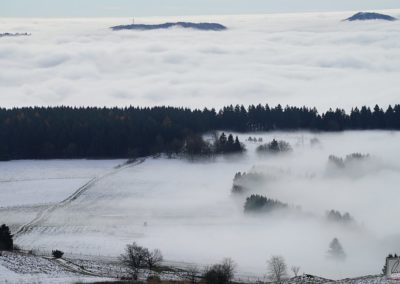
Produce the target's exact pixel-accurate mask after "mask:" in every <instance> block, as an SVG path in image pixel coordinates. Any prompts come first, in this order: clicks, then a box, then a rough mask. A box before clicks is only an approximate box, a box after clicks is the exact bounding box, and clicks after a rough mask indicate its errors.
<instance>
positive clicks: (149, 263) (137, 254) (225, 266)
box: [120, 243, 300, 284]
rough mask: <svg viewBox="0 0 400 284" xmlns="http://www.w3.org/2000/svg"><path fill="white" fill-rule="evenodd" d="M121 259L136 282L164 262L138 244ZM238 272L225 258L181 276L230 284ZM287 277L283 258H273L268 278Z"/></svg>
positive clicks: (158, 253) (295, 269)
mask: <svg viewBox="0 0 400 284" xmlns="http://www.w3.org/2000/svg"><path fill="white" fill-rule="evenodd" d="M120 258H121V261H122V264H123V265H124V266H125V267H126V268H127V269H128V271H129V272H130V274H131V277H132V279H134V280H138V279H139V278H140V272H141V270H143V269H148V270H150V271H153V270H154V268H156V267H159V266H160V265H161V262H162V261H163V257H162V254H161V251H159V250H157V249H156V250H154V251H153V252H150V251H149V250H148V249H147V248H144V247H141V246H139V245H137V244H136V243H133V244H131V245H127V246H126V249H125V253H124V254H122V255H121V257H120ZM236 270H237V265H236V263H235V262H234V261H233V260H232V259H230V258H225V259H223V260H222V262H221V263H217V264H213V265H210V266H207V267H205V268H204V270H203V271H201V270H200V269H199V268H198V267H197V266H194V265H192V266H189V267H188V268H187V269H185V270H184V272H183V274H181V277H182V278H184V279H185V280H187V281H188V282H189V283H191V284H195V283H198V282H200V281H202V282H203V283H206V284H228V283H231V282H232V281H233V279H234V277H235V273H236ZM291 270H292V272H293V273H294V276H297V275H298V273H299V271H300V267H298V266H293V267H292V268H291ZM287 275H288V273H287V266H286V263H285V260H284V258H283V257H281V256H272V257H271V258H270V259H269V260H268V261H267V276H268V278H269V279H270V280H272V281H276V282H278V283H280V282H281V280H283V279H284V278H286V277H287ZM149 277H154V276H149Z"/></svg>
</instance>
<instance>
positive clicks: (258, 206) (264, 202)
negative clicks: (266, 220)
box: [244, 194, 289, 213]
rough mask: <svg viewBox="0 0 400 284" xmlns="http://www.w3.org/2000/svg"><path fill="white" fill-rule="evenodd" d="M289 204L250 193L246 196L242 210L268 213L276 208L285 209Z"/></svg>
mask: <svg viewBox="0 0 400 284" xmlns="http://www.w3.org/2000/svg"><path fill="white" fill-rule="evenodd" d="M287 208H289V206H288V205H287V204H286V203H282V202H280V201H278V200H274V199H270V198H267V197H265V196H262V195H259V194H252V195H250V196H249V197H247V198H246V202H245V204H244V212H246V213H252V212H254V213H268V212H272V211H274V210H278V209H287Z"/></svg>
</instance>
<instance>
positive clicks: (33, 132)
mask: <svg viewBox="0 0 400 284" xmlns="http://www.w3.org/2000/svg"><path fill="white" fill-rule="evenodd" d="M218 129H224V130H231V131H268V130H285V129H290V130H294V129H306V130H322V131H338V130H345V129H400V105H396V106H394V107H391V106H389V107H388V108H387V109H386V110H385V111H384V110H382V109H381V108H380V107H379V106H376V107H375V108H374V109H373V110H371V109H370V108H368V107H365V106H364V107H362V108H361V109H358V108H354V109H353V110H352V111H351V112H350V114H346V112H345V111H344V110H341V109H337V110H329V111H327V112H325V113H323V114H319V113H318V112H317V110H316V109H315V108H306V107H301V108H299V107H289V106H287V107H285V108H283V107H282V106H281V105H278V106H276V107H270V106H268V105H257V106H254V105H251V106H249V107H248V108H245V107H244V106H243V105H242V106H239V105H237V106H235V107H234V106H228V107H224V108H223V109H221V110H220V111H218V112H217V111H216V110H215V109H207V108H205V109H204V110H198V109H195V110H191V109H188V108H175V107H153V108H138V107H128V108H96V107H90V108H89V107H88V108H73V107H47V108H46V107H28V108H13V109H4V108H3V109H0V159H3V160H6V159H38V158H41V159H43V158H44V159H46V158H116V157H123V158H126V157H138V156H146V155H150V154H155V153H160V152H166V153H178V152H181V151H182V148H183V147H184V146H185V145H186V144H187V143H190V141H198V140H199V139H198V138H199V135H201V134H203V133H205V132H209V131H214V130H218ZM234 142H236V141H234ZM235 147H238V144H237V143H236V144H235Z"/></svg>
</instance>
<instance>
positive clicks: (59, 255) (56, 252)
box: [51, 249, 64, 258]
mask: <svg viewBox="0 0 400 284" xmlns="http://www.w3.org/2000/svg"><path fill="white" fill-rule="evenodd" d="M51 254H52V255H53V257H54V258H62V257H63V255H64V252H62V251H60V250H58V249H56V250H53V251H52V252H51Z"/></svg>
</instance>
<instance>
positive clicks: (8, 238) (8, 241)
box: [0, 224, 14, 251]
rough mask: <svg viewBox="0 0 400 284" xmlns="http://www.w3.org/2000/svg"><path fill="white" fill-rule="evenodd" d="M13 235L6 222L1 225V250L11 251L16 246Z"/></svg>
mask: <svg viewBox="0 0 400 284" xmlns="http://www.w3.org/2000/svg"><path fill="white" fill-rule="evenodd" d="M12 237H13V236H12V235H11V232H10V228H9V227H8V226H6V225H5V224H3V225H1V226H0V250H7V251H11V250H13V248H14V242H13V238H12Z"/></svg>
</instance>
